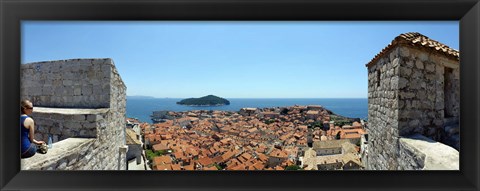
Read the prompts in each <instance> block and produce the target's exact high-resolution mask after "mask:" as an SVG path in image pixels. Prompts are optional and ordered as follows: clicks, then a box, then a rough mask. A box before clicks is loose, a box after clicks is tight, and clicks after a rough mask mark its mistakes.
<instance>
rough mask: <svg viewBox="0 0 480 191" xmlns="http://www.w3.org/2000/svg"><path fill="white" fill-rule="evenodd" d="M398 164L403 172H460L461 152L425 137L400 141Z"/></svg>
mask: <svg viewBox="0 0 480 191" xmlns="http://www.w3.org/2000/svg"><path fill="white" fill-rule="evenodd" d="M399 143H400V144H399V145H400V156H399V157H398V159H399V160H398V163H399V164H400V166H401V167H403V169H402V170H459V169H460V158H459V152H458V151H457V150H455V149H454V148H452V147H450V146H447V145H445V144H442V143H440V142H436V141H434V140H432V139H429V138H427V137H425V136H423V135H420V134H415V135H412V136H409V137H403V138H400V139H399Z"/></svg>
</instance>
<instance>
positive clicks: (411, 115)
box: [398, 47, 460, 141]
mask: <svg viewBox="0 0 480 191" xmlns="http://www.w3.org/2000/svg"><path fill="white" fill-rule="evenodd" d="M400 60H401V64H400V78H399V86H398V92H399V119H400V121H399V131H400V136H402V135H410V134H413V133H419V134H422V135H425V136H427V137H429V138H431V139H433V140H435V141H442V140H443V139H444V129H443V127H444V119H445V117H447V116H445V112H446V110H447V109H448V110H449V113H450V116H449V117H452V118H457V119H458V117H459V112H460V109H459V108H460V81H459V76H460V69H459V63H458V61H455V60H452V59H448V58H447V57H445V56H442V55H439V54H434V53H429V52H426V51H423V50H419V49H418V48H413V47H402V48H401V51H400ZM446 68H447V69H446ZM445 69H446V70H447V71H450V72H448V73H449V74H448V75H447V76H448V79H444V76H445ZM447 84H448V85H447ZM445 85H447V87H448V88H447V87H445ZM445 98H447V99H445ZM446 106H448V108H447V107H446Z"/></svg>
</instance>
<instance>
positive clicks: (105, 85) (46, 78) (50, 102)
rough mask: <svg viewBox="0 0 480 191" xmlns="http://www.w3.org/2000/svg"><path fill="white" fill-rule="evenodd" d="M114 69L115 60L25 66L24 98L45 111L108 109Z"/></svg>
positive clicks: (90, 60)
mask: <svg viewBox="0 0 480 191" xmlns="http://www.w3.org/2000/svg"><path fill="white" fill-rule="evenodd" d="M112 66H113V61H112V60H111V59H72V60H58V61H46V62H35V63H29V64H22V65H21V73H20V78H21V86H20V96H21V98H22V99H25V98H28V99H31V100H32V101H33V102H34V103H35V105H36V106H43V107H71V108H72V107H73V108H108V107H110V100H111V97H110V96H111V95H112V94H111V93H110V89H111V88H113V87H112V86H114V85H113V84H111V81H112V80H111V79H112V75H113V74H112V73H113V72H112V68H114V67H112Z"/></svg>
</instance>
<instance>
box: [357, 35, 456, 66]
mask: <svg viewBox="0 0 480 191" xmlns="http://www.w3.org/2000/svg"><path fill="white" fill-rule="evenodd" d="M398 44H407V45H410V46H416V47H422V48H426V49H430V50H433V51H437V52H439V53H441V54H444V55H446V56H450V57H453V58H455V59H457V60H459V59H460V52H459V51H458V50H456V49H453V48H451V47H449V46H448V45H445V44H443V43H441V42H438V41H436V40H433V39H431V38H429V37H427V36H425V35H423V34H421V33H419V32H407V33H402V34H400V35H398V36H396V37H395V38H394V39H393V40H392V42H390V43H389V44H388V45H387V46H386V47H384V48H383V49H382V50H381V51H380V52H379V53H378V54H376V55H375V56H374V57H373V58H372V59H371V60H370V62H368V63H367V64H366V66H367V67H369V66H370V65H371V64H372V63H374V62H376V61H377V60H378V59H379V58H380V57H381V56H383V55H384V54H386V52H388V51H389V50H390V49H391V48H392V47H393V46H395V45H398Z"/></svg>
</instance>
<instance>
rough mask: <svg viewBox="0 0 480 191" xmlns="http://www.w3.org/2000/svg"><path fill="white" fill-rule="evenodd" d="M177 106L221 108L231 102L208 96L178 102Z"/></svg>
mask: <svg viewBox="0 0 480 191" xmlns="http://www.w3.org/2000/svg"><path fill="white" fill-rule="evenodd" d="M177 104H179V105H188V106H221V105H230V101H228V100H227V99H224V98H221V97H218V96H214V95H207V96H203V97H200V98H188V99H183V100H181V101H179V102H177Z"/></svg>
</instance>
